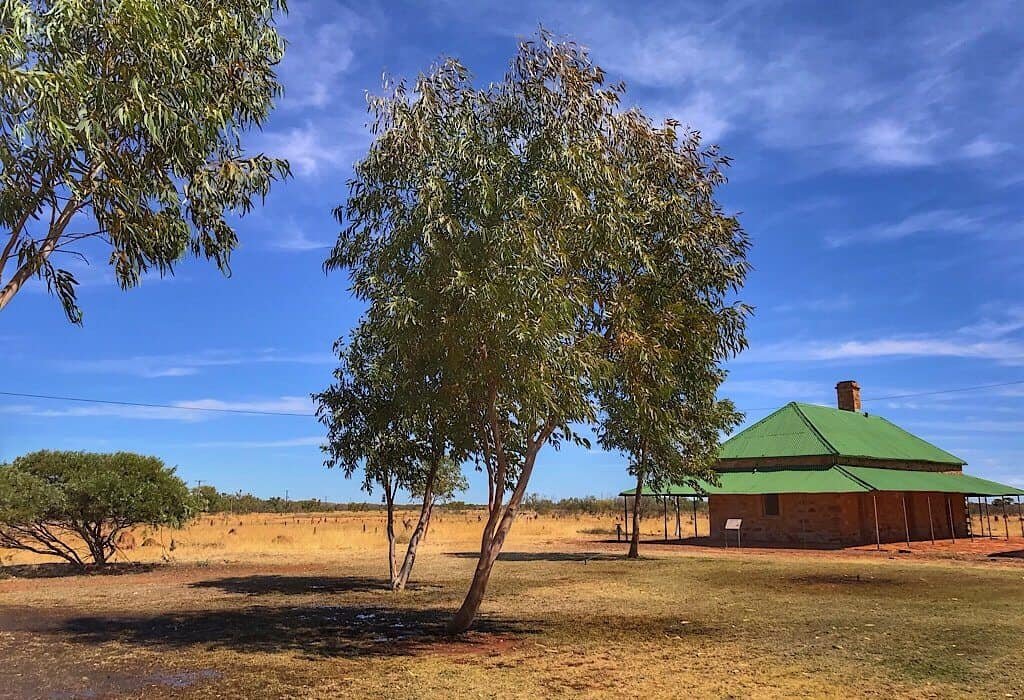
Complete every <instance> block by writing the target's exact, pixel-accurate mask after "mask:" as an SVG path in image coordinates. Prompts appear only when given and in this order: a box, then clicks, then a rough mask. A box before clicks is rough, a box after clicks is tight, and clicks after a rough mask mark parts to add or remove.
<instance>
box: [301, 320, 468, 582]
mask: <svg viewBox="0 0 1024 700" xmlns="http://www.w3.org/2000/svg"><path fill="white" fill-rule="evenodd" d="M336 350H337V351H338V354H339V357H340V359H341V364H340V365H339V366H338V368H337V369H336V370H335V373H334V375H335V383H334V384H332V385H331V386H330V387H328V388H327V389H326V390H325V391H323V392H321V393H319V394H314V396H313V398H314V400H315V401H316V403H317V415H318V416H319V418H320V420H321V422H323V423H324V425H325V426H327V429H328V434H327V442H326V443H325V444H324V446H323V450H324V452H325V454H326V459H325V464H326V466H328V467H340V468H342V469H343V470H344V472H345V476H346V477H351V476H352V475H353V474H355V473H356V471H358V470H360V469H361V470H362V474H363V489H364V490H365V491H366V492H367V493H372V492H373V489H374V488H375V487H377V486H379V487H380V488H381V490H382V491H383V495H384V503H385V508H386V527H385V530H386V534H387V540H388V573H389V581H390V585H391V588H392V589H393V590H403V589H404V588H405V587H406V584H407V583H408V581H409V576H410V574H411V573H412V568H413V564H414V563H415V559H416V552H417V548H418V546H419V543H420V541H421V539H422V537H423V535H424V534H425V532H426V530H427V528H428V527H429V526H430V518H431V515H432V513H433V509H434V505H435V504H436V503H437V502H438V500H443V499H447V498H450V497H451V496H452V495H453V494H454V492H456V491H458V490H461V489H464V488H465V480H464V478H463V477H462V472H461V459H462V458H463V457H464V456H465V453H464V451H461V452H460V450H459V447H458V446H457V445H456V444H455V443H453V442H452V440H451V437H450V436H451V435H453V434H456V433H455V431H454V430H453V429H452V428H451V427H449V426H448V425H447V424H446V422H445V421H444V420H443V417H442V414H441V412H440V411H439V410H438V407H440V406H441V405H442V404H440V403H435V402H434V401H433V399H434V398H435V396H433V395H432V393H431V392H430V387H431V383H430V382H428V381H427V380H426V379H425V378H419V381H418V382H410V381H409V380H408V376H403V375H401V374H400V373H399V372H398V371H397V368H396V366H395V365H394V359H395V358H394V356H393V355H392V354H391V353H389V352H388V349H387V348H386V347H385V346H383V345H382V344H381V343H380V339H379V338H377V337H375V336H374V335H373V334H372V333H371V332H369V329H367V328H365V327H360V328H357V329H356V331H355V332H354V333H353V334H352V337H351V338H350V340H349V341H348V342H344V341H339V343H337V344H336ZM402 382H405V383H402ZM403 490H404V491H406V492H408V493H410V494H411V495H413V496H416V497H419V498H420V500H421V506H420V512H419V517H418V519H417V522H416V526H415V528H414V529H413V531H412V533H411V534H410V538H409V543H408V545H407V547H406V551H405V556H404V558H403V561H402V565H401V567H399V565H398V553H397V547H396V542H397V538H396V533H395V499H396V497H397V496H398V495H399V492H400V491H403Z"/></svg>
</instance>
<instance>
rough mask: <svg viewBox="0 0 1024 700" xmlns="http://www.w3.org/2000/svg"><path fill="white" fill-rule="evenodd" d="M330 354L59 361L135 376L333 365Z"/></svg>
mask: <svg viewBox="0 0 1024 700" xmlns="http://www.w3.org/2000/svg"><path fill="white" fill-rule="evenodd" d="M334 361H335V358H334V357H333V356H332V355H331V354H330V353H326V352H324V353H319V352H293V351H285V350H278V349H275V348H265V349H259V350H203V351H198V352H194V353H181V354H169V355H133V356H130V357H121V358H114V357H112V358H103V359H94V360H68V361H65V362H62V363H60V365H59V366H60V367H61V369H63V370H64V371H67V372H93V373H97V374H127V375H131V376H136V377H146V378H157V377H184V376H189V375H194V374H199V373H200V372H201V371H203V370H204V369H207V368H211V367H229V366H235V365H253V364H305V365H308V364H317V365H319V364H331V363H332V362H334Z"/></svg>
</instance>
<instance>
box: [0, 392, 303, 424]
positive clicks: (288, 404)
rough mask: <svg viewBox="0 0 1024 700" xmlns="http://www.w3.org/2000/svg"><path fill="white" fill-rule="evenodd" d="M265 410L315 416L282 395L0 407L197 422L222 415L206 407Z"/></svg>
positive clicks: (40, 414) (47, 414)
mask: <svg viewBox="0 0 1024 700" xmlns="http://www.w3.org/2000/svg"><path fill="white" fill-rule="evenodd" d="M54 406H56V407H54ZM195 409H217V410H221V411H225V410H227V411H265V412H273V413H294V414H296V415H300V416H301V415H312V412H313V404H312V401H311V400H310V398H309V397H306V396H279V397H276V398H272V399H256V400H245V401H229V400H224V399H212V398H205V399H193V400H188V401H173V402H170V403H169V405H168V406H166V407H164V406H121V405H116V404H101V403H95V404H76V403H68V404H42V403H19V404H6V405H2V406H0V413H6V414H9V415H23V416H34V417H37V418H125V419H131V420H163V421H184V422H196V421H202V420H209V419H212V418H215V417H217V416H219V415H223V414H218V413H214V412H211V411H207V410H195Z"/></svg>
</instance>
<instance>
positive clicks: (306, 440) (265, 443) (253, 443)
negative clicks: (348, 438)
mask: <svg viewBox="0 0 1024 700" xmlns="http://www.w3.org/2000/svg"><path fill="white" fill-rule="evenodd" d="M323 443H324V438H323V437H322V436H318V435H310V436H308V437H298V438H284V439H282V440H214V441H212V442H189V443H185V444H183V445H178V447H197V448H202V449H206V448H220V447H224V448H231V449H273V448H279V447H319V446H320V445H322V444H323Z"/></svg>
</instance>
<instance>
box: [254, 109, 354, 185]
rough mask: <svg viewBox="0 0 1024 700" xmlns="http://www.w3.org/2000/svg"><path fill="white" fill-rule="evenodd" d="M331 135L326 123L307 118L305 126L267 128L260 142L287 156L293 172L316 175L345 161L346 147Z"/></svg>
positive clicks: (268, 148) (279, 154)
mask: <svg viewBox="0 0 1024 700" xmlns="http://www.w3.org/2000/svg"><path fill="white" fill-rule="evenodd" d="M334 136H335V135H334V134H332V135H331V136H328V135H327V129H326V128H325V126H317V125H314V124H313V122H310V121H308V122H306V124H305V125H304V126H296V127H291V128H289V129H285V130H283V131H268V132H266V133H265V134H263V136H262V138H261V139H259V143H260V147H261V148H262V149H263V150H266V151H267V152H268V153H270V154H271V155H273V156H274V157H277V158H284V159H285V160H287V161H288V162H289V163H290V164H291V166H292V172H294V173H295V174H296V175H300V176H301V175H317V174H319V173H322V172H323V171H325V170H329V169H332V168H337V167H341V166H343V165H347V163H346V162H345V161H346V159H345V152H346V150H345V148H344V147H343V146H342V145H341V144H340V143H339V142H338V141H337V140H336V139H335V138H334Z"/></svg>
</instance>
